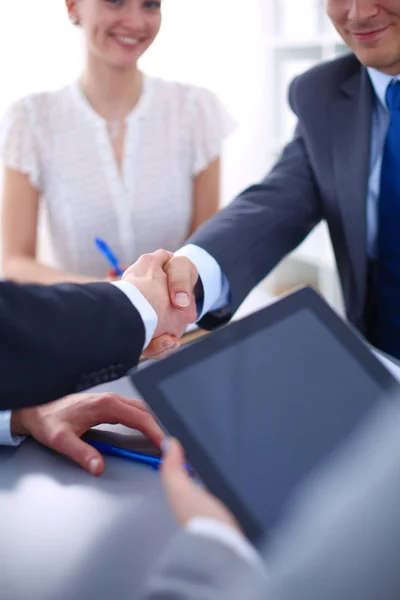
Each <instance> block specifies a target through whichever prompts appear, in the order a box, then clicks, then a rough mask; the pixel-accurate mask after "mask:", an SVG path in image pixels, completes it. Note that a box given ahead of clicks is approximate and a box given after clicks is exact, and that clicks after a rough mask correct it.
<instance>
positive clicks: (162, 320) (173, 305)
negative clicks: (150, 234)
mask: <svg viewBox="0 0 400 600" xmlns="http://www.w3.org/2000/svg"><path fill="white" fill-rule="evenodd" d="M197 279H198V273H197V269H196V267H195V266H194V265H193V263H192V262H191V261H190V260H189V259H188V258H185V257H174V256H173V254H171V253H170V252H167V251H166V250H157V251H156V252H153V253H152V254H144V255H143V256H141V257H140V258H139V260H138V261H137V262H136V263H135V264H133V265H132V266H131V267H129V268H128V269H127V270H126V271H125V273H124V274H123V276H122V278H121V280H122V281H126V282H128V283H131V284H133V285H134V286H135V287H136V288H137V289H138V290H139V292H140V293H141V294H142V295H143V296H144V297H145V298H146V300H147V301H148V302H149V303H150V304H151V306H152V307H153V309H154V310H155V312H156V313H157V316H158V322H157V327H156V329H155V332H154V334H153V339H152V341H151V343H150V344H149V345H148V347H147V348H146V349H145V351H144V353H143V355H144V356H145V357H146V358H160V357H161V356H163V355H164V354H166V353H168V352H171V351H172V350H175V349H177V348H178V347H179V345H180V341H179V340H180V338H181V336H182V335H183V334H184V332H185V331H186V328H187V326H188V325H189V324H190V323H194V322H195V321H196V319H197V310H196V303H195V297H194V293H193V290H194V287H195V285H196V282H197Z"/></svg>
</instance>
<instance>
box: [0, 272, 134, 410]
mask: <svg viewBox="0 0 400 600" xmlns="http://www.w3.org/2000/svg"><path fill="white" fill-rule="evenodd" d="M0 334H1V337H0V339H1V347H0V367H1V377H0V410H5V409H16V408H21V407H24V406H34V405H37V404H42V403H44V402H49V401H52V400H56V399H57V398H60V397H61V396H64V395H66V394H69V393H72V392H76V391H81V390H84V389H86V388H88V387H91V386H93V385H97V384H100V383H105V382H107V381H110V380H112V379H117V378H119V377H122V376H123V375H124V374H125V373H126V372H127V370H128V369H130V368H131V367H133V366H135V365H136V364H137V362H138V360H139V357H140V353H141V351H142V349H143V345H144V338H145V330H144V325H143V321H142V319H141V317H140V315H139V313H138V311H137V310H136V309H135V308H134V307H133V305H132V304H131V302H130V301H129V299H128V298H127V297H126V296H125V294H123V293H122V292H121V291H120V290H118V289H117V288H116V287H115V286H113V285H110V284H108V283H95V284H88V285H72V284H62V285H55V286H36V285H23V286H21V285H17V284H14V283H9V282H4V283H0Z"/></svg>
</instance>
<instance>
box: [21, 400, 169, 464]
mask: <svg viewBox="0 0 400 600" xmlns="http://www.w3.org/2000/svg"><path fill="white" fill-rule="evenodd" d="M102 423H112V424H116V423H121V424H122V425H125V426H126V427H131V428H132V429H138V430H139V431H141V432H142V433H143V434H144V435H146V436H147V437H148V438H149V439H150V440H151V441H152V442H154V443H155V444H156V445H157V446H158V447H159V446H160V444H161V442H162V440H163V439H164V433H163V431H162V430H161V428H160V427H159V426H158V425H157V423H156V421H155V420H154V419H153V417H152V416H151V415H150V413H149V412H148V411H147V410H146V408H145V406H144V404H143V403H142V402H141V401H140V400H134V399H129V398H124V397H123V396H118V395H117V394H112V393H103V394H100V393H97V394H73V395H72V396H66V397H65V398H62V399H61V400H57V401H56V402H51V403H49V404H44V405H42V406H38V407H34V408H24V409H21V410H16V411H14V412H13V413H12V415H11V433H12V434H14V435H32V436H33V437H34V438H35V439H36V440H37V441H38V442H40V443H41V444H44V445H45V446H48V447H49V448H51V449H52V450H55V451H56V452H59V453H60V454H65V455H66V456H68V457H69V458H71V459H72V460H74V461H75V462H77V463H78V464H79V465H81V467H83V468H84V469H86V470H87V471H89V473H92V474H93V475H100V474H101V473H102V472H103V471H104V460H103V457H102V455H101V454H100V453H99V452H98V451H97V450H95V449H94V448H92V446H89V445H88V444H86V443H85V442H84V441H83V440H81V439H80V438H81V436H82V435H83V434H84V433H85V432H86V431H87V430H88V429H90V428H91V427H95V426H96V425H101V424H102Z"/></svg>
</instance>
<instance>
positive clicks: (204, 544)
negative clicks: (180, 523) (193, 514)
mask: <svg viewBox="0 0 400 600" xmlns="http://www.w3.org/2000/svg"><path fill="white" fill-rule="evenodd" d="M266 581H267V574H266V570H264V569H260V567H259V565H254V564H253V563H252V562H251V561H247V560H245V559H244V558H243V557H242V556H241V555H240V554H238V553H237V552H235V550H234V549H231V548H229V547H228V546H227V545H225V544H224V543H219V542H217V541H215V540H213V539H207V538H206V537H202V536H198V535H193V534H191V533H187V532H181V533H180V534H178V535H177V536H176V537H175V538H174V539H173V540H172V542H171V544H170V545H169V546H168V549H167V551H166V552H165V553H164V554H163V556H162V559H161V561H160V563H159V564H158V565H157V566H156V567H155V568H154V569H153V571H152V572H151V573H150V574H149V577H148V579H147V581H146V583H145V586H144V589H143V590H142V593H141V595H140V596H139V597H140V600H214V599H215V600H219V599H221V598H226V599H228V598H229V600H234V599H235V600H236V599H237V600H243V598H252V597H254V598H256V597H258V596H257V594H256V591H257V590H262V589H263V588H264V586H265V585H266ZM253 593H254V596H253V595H252V594H253ZM260 597H261V596H260Z"/></svg>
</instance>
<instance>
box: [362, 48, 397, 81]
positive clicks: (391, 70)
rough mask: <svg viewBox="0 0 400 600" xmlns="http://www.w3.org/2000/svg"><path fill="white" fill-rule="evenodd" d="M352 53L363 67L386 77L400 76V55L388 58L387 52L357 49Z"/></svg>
mask: <svg viewBox="0 0 400 600" xmlns="http://www.w3.org/2000/svg"><path fill="white" fill-rule="evenodd" d="M354 52H355V54H356V56H357V58H358V60H359V61H360V63H361V64H363V65H364V67H371V68H373V69H377V71H382V72H383V73H387V74H388V75H399V74H400V53H399V56H396V57H393V56H390V55H389V56H388V54H387V52H385V51H383V50H382V51H381V52H379V51H378V50H377V48H362V49H359V48H357V49H354Z"/></svg>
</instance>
